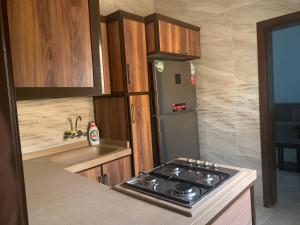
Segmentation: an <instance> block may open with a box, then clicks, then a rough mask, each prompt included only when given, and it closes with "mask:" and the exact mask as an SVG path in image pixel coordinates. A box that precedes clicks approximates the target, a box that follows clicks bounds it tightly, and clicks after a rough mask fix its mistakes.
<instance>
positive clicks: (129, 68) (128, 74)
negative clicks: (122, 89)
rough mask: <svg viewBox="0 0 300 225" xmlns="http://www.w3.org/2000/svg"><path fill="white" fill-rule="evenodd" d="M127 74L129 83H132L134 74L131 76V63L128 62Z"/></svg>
mask: <svg viewBox="0 0 300 225" xmlns="http://www.w3.org/2000/svg"><path fill="white" fill-rule="evenodd" d="M126 75H127V82H128V84H129V85H131V84H132V76H131V65H130V64H126Z"/></svg>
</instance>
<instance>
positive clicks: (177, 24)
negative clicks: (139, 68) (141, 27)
mask: <svg viewBox="0 0 300 225" xmlns="http://www.w3.org/2000/svg"><path fill="white" fill-rule="evenodd" d="M145 23H146V38H147V53H148V55H150V56H154V57H155V58H160V57H162V58H165V57H166V55H167V56H169V57H172V56H173V57H174V59H182V60H189V59H195V58H200V56H201V52H200V28H199V27H196V26H193V25H191V24H188V23H184V22H181V21H178V20H175V19H172V18H169V17H166V16H163V15H160V14H152V15H150V16H148V17H146V18H145ZM176 57H177V58H176Z"/></svg>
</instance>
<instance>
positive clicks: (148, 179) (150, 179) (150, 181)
mask: <svg viewBox="0 0 300 225" xmlns="http://www.w3.org/2000/svg"><path fill="white" fill-rule="evenodd" d="M138 182H139V183H140V184H143V185H147V186H150V185H154V184H156V183H157V178H156V177H155V176H152V175H146V176H144V177H141V178H139V180H138Z"/></svg>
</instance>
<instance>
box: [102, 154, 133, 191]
mask: <svg viewBox="0 0 300 225" xmlns="http://www.w3.org/2000/svg"><path fill="white" fill-rule="evenodd" d="M102 173H103V176H102V178H103V183H104V184H106V185H109V186H111V187H113V186H115V185H117V184H120V183H123V182H125V181H126V180H128V179H130V178H131V177H132V173H131V157H130V156H127V157H124V158H121V159H117V160H114V161H112V162H109V163H106V164H103V165H102Z"/></svg>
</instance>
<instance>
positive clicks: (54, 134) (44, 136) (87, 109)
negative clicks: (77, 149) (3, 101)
mask: <svg viewBox="0 0 300 225" xmlns="http://www.w3.org/2000/svg"><path fill="white" fill-rule="evenodd" d="M17 109H18V118H19V127H20V136H21V145H22V153H29V152H34V151H39V150H42V149H46V148H50V147H55V146H59V145H64V144H68V143H73V142H76V141H82V140H85V138H84V137H82V138H75V139H68V140H64V138H63V134H64V132H65V131H66V130H70V129H71V124H70V121H69V119H70V118H71V119H72V120H73V125H74V124H75V119H76V117H77V116H79V115H80V116H81V117H82V121H80V122H78V128H79V129H80V130H82V131H86V130H87V126H88V122H89V121H90V120H94V109H93V99H92V98H53V99H45V100H30V101H19V102H17Z"/></svg>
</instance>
